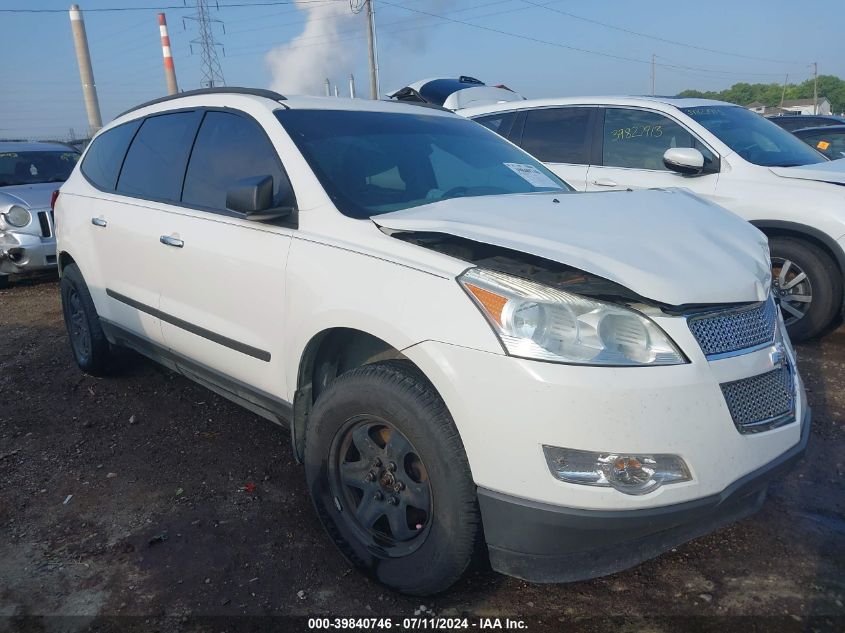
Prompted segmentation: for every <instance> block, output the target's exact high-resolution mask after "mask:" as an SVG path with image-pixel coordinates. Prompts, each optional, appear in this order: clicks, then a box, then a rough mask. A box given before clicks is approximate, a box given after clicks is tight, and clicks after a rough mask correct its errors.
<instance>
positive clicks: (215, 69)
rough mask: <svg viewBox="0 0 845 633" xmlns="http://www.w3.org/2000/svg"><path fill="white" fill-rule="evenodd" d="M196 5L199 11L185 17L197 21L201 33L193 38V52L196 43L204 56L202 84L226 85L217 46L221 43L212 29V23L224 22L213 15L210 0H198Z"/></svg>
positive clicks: (205, 85)
mask: <svg viewBox="0 0 845 633" xmlns="http://www.w3.org/2000/svg"><path fill="white" fill-rule="evenodd" d="M196 6H197V12H196V13H195V14H194V15H189V16H186V17H185V18H183V19H185V20H194V21H195V22H196V23H197V30H198V31H199V34H198V36H197V37H196V38H194V39H193V40H191V52H192V53H193V52H194V44H196V45H197V46H199V47H200V55H201V56H202V82H201V83H202V86H203V87H204V88H214V87H215V86H225V85H226V82H225V81H224V80H223V69H222V68H221V67H220V59H219V58H218V57H217V47H218V46H220V44H219V43H217V42H215V41H214V31H213V30H212V24H214V23H215V22H217V23H219V24H223V22H222V21H221V20H217V19H215V18H212V17H211V15H210V12H209V8H208V0H196ZM223 32H224V33H225V32H226V27H225V26H224V27H223Z"/></svg>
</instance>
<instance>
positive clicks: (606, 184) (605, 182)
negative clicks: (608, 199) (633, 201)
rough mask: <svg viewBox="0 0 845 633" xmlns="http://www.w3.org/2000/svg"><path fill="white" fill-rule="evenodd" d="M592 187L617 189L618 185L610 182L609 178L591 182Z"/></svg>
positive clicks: (612, 181) (613, 181)
mask: <svg viewBox="0 0 845 633" xmlns="http://www.w3.org/2000/svg"><path fill="white" fill-rule="evenodd" d="M593 184H594V185H597V186H599V187H618V186H619V185H618V184H617V182H616V181H615V180H611V179H610V178H599V179H598V180H594V181H593Z"/></svg>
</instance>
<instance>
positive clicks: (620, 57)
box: [382, 0, 780, 77]
mask: <svg viewBox="0 0 845 633" xmlns="http://www.w3.org/2000/svg"><path fill="white" fill-rule="evenodd" d="M382 4H386V5H388V6H391V7H397V8H399V9H404V10H405V11H413V12H414V13H420V14H422V15H428V16H431V17H433V18H439V19H441V20H446V21H447V22H453V23H455V24H463V25H464V26H470V27H472V28H474V29H480V30H482V31H488V32H490V33H496V34H498V35H506V36H508V37H515V38H517V39H521V40H526V41H529V42H535V43H538V44H546V45H548V46H555V47H557V48H563V49H566V50H570V51H576V52H579V53H586V54H588V55H598V56H600V57H607V58H608V59H617V60H620V61H626V62H632V63H635V64H648V65H650V64H651V60H646V59H638V58H636V57H626V56H625V55H617V54H615V53H608V52H605V51H596V50H591V49H589V48H581V47H579V46H570V45H568V44H561V43H560V42H552V41H550V40H544V39H541V38H539V37H532V36H530V35H521V34H519V33H512V32H511V31H503V30H502V29H497V28H493V27H491V26H484V25H482V24H475V23H473V22H466V21H464V20H456V19H454V18H448V17H446V16H443V15H438V14H437V13H430V12H428V11H422V10H421V9H412V8H411V7H406V6H403V5H401V4H395V3H393V2H388V0H382ZM531 4H533V3H531ZM539 6H542V5H539ZM656 65H657V66H661V67H663V68H677V69H682V70H700V71H703V72H710V73H716V74H723V75H742V76H747V75H759V76H778V77H779V76H780V73H746V72H739V71H732V70H718V69H713V68H702V67H700V66H682V65H679V64H663V63H657V64H656Z"/></svg>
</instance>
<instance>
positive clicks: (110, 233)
mask: <svg viewBox="0 0 845 633" xmlns="http://www.w3.org/2000/svg"><path fill="white" fill-rule="evenodd" d="M200 115H201V113H200V112H197V111H181V112H172V113H167V114H160V115H154V116H150V117H147V118H146V119H144V121H143V123H142V124H141V126H140V128H138V131H137V132H136V133H135V135H134V138H133V139H132V143H131V144H130V146H129V150H128V152H127V153H126V157H125V159H123V161H122V167H121V168H120V175H119V177H118V179H117V186H116V192H115V194H116V195H114V196H110V200H101V201H98V202H97V203H96V204H92V207H91V214H92V230H93V231H94V232H96V233H97V235H96V237H97V238H98V239H99V240H100V244H101V246H100V252H101V253H102V262H101V263H102V265H103V267H104V268H105V271H106V272H105V275H104V278H105V279H106V280H107V284H106V288H105V291H106V302H107V310H106V311H105V314H104V316H105V318H106V319H109V320H111V321H113V322H115V323H116V324H117V325H119V326H121V327H122V328H124V329H126V330H129V331H130V332H131V333H133V334H136V335H138V336H141V337H142V338H144V339H147V340H150V341H153V342H155V343H160V342H161V340H162V333H161V327H160V321H159V318H158V307H159V297H160V288H161V283H162V280H163V279H165V277H166V276H167V275H168V274H170V271H169V270H168V269H167V267H166V264H165V262H164V261H163V259H162V245H161V243H160V242H159V238H160V236H161V235H162V234H164V232H165V231H166V228H167V227H168V226H169V224H170V222H169V217H170V214H171V213H172V212H173V210H175V207H174V205H177V204H179V197H180V195H181V190H182V179H183V176H184V174H185V166H186V165H187V161H188V154H189V153H190V149H191V144H192V143H193V139H194V136H195V135H196V130H197V126H198V124H199V118H200Z"/></svg>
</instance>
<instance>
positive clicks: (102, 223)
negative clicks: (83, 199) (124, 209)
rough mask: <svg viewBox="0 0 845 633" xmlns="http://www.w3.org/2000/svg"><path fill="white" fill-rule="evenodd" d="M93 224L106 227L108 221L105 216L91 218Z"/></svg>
mask: <svg viewBox="0 0 845 633" xmlns="http://www.w3.org/2000/svg"><path fill="white" fill-rule="evenodd" d="M91 224H93V225H94V226H102V227H105V226H106V225H107V224H108V222H106V220H105V218H91Z"/></svg>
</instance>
